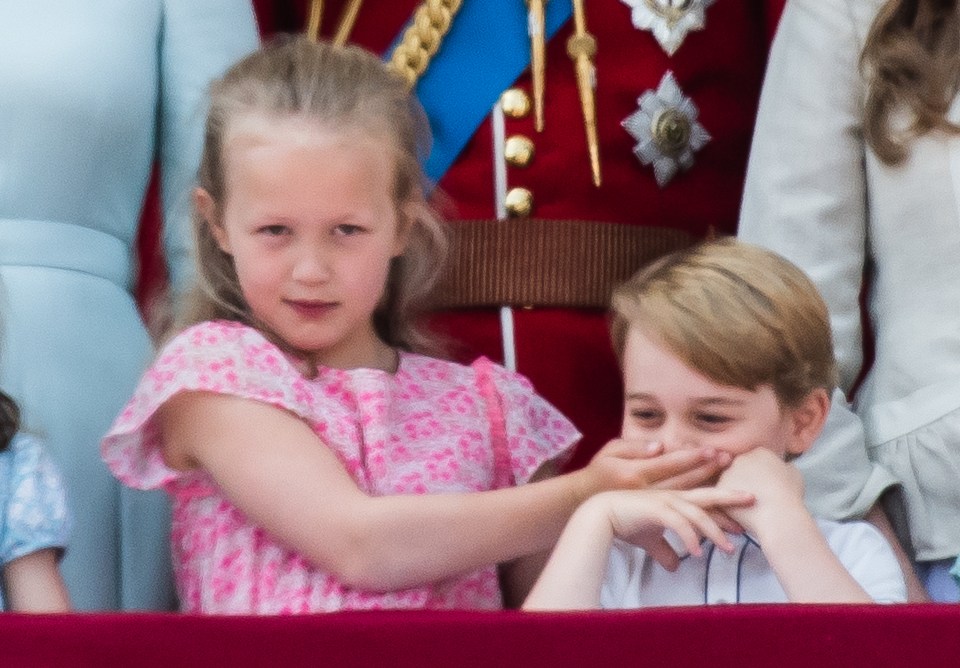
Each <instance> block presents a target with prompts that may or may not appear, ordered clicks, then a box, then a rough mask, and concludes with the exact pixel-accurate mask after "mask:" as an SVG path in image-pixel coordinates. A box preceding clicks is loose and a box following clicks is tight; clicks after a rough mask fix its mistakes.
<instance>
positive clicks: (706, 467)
mask: <svg viewBox="0 0 960 668" xmlns="http://www.w3.org/2000/svg"><path fill="white" fill-rule="evenodd" d="M638 463H639V464H640V466H642V468H643V472H644V478H645V479H646V480H649V481H650V483H651V485H652V486H654V487H657V488H667V489H677V488H676V487H672V486H670V485H668V484H665V483H668V482H669V481H670V480H671V479H676V478H678V477H680V476H684V475H687V474H689V475H690V478H691V481H693V482H694V484H698V483H703V482H706V481H707V480H709V479H710V478H712V477H713V476H714V475H716V474H717V473H719V472H720V469H721V468H722V467H721V466H720V465H719V464H718V463H717V461H716V453H714V452H712V451H710V450H698V449H695V448H689V449H687V448H685V449H682V450H674V451H673V452H667V453H664V454H661V455H657V456H654V457H651V458H650V459H645V460H642V461H641V462H638Z"/></svg>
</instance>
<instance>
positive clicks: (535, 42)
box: [527, 0, 547, 132]
mask: <svg viewBox="0 0 960 668" xmlns="http://www.w3.org/2000/svg"><path fill="white" fill-rule="evenodd" d="M546 4H547V0H527V6H528V7H529V22H528V25H529V30H530V70H531V72H532V74H533V119H534V121H533V122H534V127H535V128H536V129H537V132H543V104H544V79H545V77H546V70H547V46H546V36H545V34H544V33H545V32H546Z"/></svg>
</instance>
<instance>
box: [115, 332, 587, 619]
mask: <svg viewBox="0 0 960 668" xmlns="http://www.w3.org/2000/svg"><path fill="white" fill-rule="evenodd" d="M191 390H202V391H207V392H218V393H223V394H229V395H234V396H238V397H242V398H245V399H251V400H254V401H261V402H265V403H268V404H273V405H275V406H278V407H280V408H283V409H286V410H289V411H291V412H292V413H294V414H296V415H298V416H300V417H301V418H303V419H304V420H305V421H307V422H308V423H309V424H310V425H311V426H312V428H313V430H314V432H315V433H316V434H317V435H318V436H319V437H320V439H321V440H322V441H323V443H325V444H326V447H330V448H332V449H333V450H334V451H335V452H336V453H337V455H338V456H339V458H340V461H341V462H342V463H343V465H344V466H345V467H346V469H347V471H349V473H350V475H351V476H353V479H354V480H355V481H356V483H357V486H358V487H359V488H360V489H361V490H363V491H364V492H366V493H368V494H371V495H385V494H428V493H441V492H472V491H481V490H488V489H493V488H495V487H499V486H502V485H504V484H523V483H525V482H527V481H528V480H529V478H530V476H531V475H532V474H533V473H534V471H536V469H537V468H538V467H540V465H541V464H543V463H544V462H546V461H548V460H551V459H556V458H558V457H563V456H564V455H566V454H568V452H569V450H570V448H571V446H572V445H573V444H574V443H575V442H576V441H577V440H578V439H579V437H580V435H579V433H578V432H577V431H576V429H575V428H574V427H573V425H572V424H571V423H570V422H569V421H568V420H567V419H566V418H564V417H563V416H562V415H561V414H560V413H559V412H558V411H557V410H556V409H555V408H553V407H552V406H550V405H549V404H548V403H547V402H546V401H544V400H543V399H542V398H540V397H539V396H537V395H536V394H535V393H534V391H533V388H532V387H531V386H530V383H529V382H528V381H527V380H526V379H525V378H523V377H522V376H520V375H518V374H515V373H512V372H510V371H507V370H506V369H504V368H503V367H501V366H498V365H496V364H494V363H492V362H490V361H489V360H486V359H479V360H477V361H476V362H474V363H473V364H472V365H470V366H463V365H460V364H455V363H453V362H446V361H441V360H437V359H433V358H430V357H424V356H422V355H415V354H411V353H401V355H400V364H399V368H398V370H397V372H396V373H388V372H385V371H380V370H376V369H351V370H340V369H329V368H321V369H320V372H319V374H318V376H317V377H316V378H314V379H312V380H311V379H308V378H305V377H304V376H303V375H302V374H301V373H300V372H299V371H298V369H297V367H296V366H295V365H294V363H293V361H292V360H291V359H290V358H289V357H287V356H286V355H285V354H284V353H283V352H281V351H280V350H279V349H278V348H277V347H276V346H275V345H274V344H272V343H270V342H269V341H268V340H267V339H265V338H264V337H263V335H262V334H260V333H259V332H258V331H257V330H255V329H252V328H250V327H247V326H245V325H241V324H239V323H233V322H222V321H217V322H205V323H201V324H199V325H195V326H194V327H191V328H190V329H187V330H186V331H184V332H182V333H181V334H180V335H179V336H177V337H176V338H174V339H173V340H172V341H171V342H170V343H169V344H167V345H166V346H165V347H164V349H163V350H162V351H161V353H160V355H159V356H158V358H157V360H156V362H155V363H154V364H153V366H152V367H151V368H150V369H149V370H148V371H147V372H146V374H145V375H144V376H143V378H142V379H141V381H140V384H139V386H138V387H137V390H136V392H135V393H134V395H133V398H132V399H131V400H130V402H129V403H128V404H127V406H126V407H125V408H124V409H123V412H122V413H121V414H120V416H119V417H118V418H117V420H116V422H115V423H114V425H113V427H112V428H111V429H110V431H109V433H108V434H107V435H106V437H105V438H104V440H103V443H102V447H101V451H102V455H103V458H104V461H105V462H106V463H107V465H108V466H109V467H110V470H111V471H112V472H113V474H114V475H115V476H116V477H117V478H119V479H120V480H121V481H122V482H123V483H125V484H126V485H129V486H130V487H134V488H137V489H156V488H160V487H162V488H164V489H166V490H167V491H168V492H169V494H170V495H171V497H172V500H173V519H172V530H171V542H172V550H173V560H174V568H175V574H176V580H177V589H178V592H179V595H180V601H181V607H182V608H183V610H185V611H188V612H206V613H235V614H273V613H303V612H317V611H332V610H342V609H374V608H498V607H500V606H501V599H500V592H499V588H498V585H497V576H496V568H495V566H493V565H491V566H489V567H487V568H484V569H482V570H480V571H477V572H474V573H470V574H467V575H463V576H459V577H455V578H451V579H449V580H445V581H443V582H436V583H433V584H430V585H425V586H421V587H416V588H412V589H407V590H404V591H396V592H389V593H375V592H369V591H361V590H356V589H351V588H349V587H347V586H344V585H343V584H341V583H340V582H339V581H338V580H337V579H336V578H335V577H334V576H332V575H330V574H329V573H326V572H324V571H322V570H319V569H318V568H316V567H314V566H312V565H311V564H310V563H308V562H307V560H306V559H304V558H303V557H301V556H300V555H299V554H298V553H296V552H294V551H292V550H290V549H288V548H286V547H285V546H283V545H281V544H280V543H279V542H277V541H276V540H275V539H274V538H273V537H272V536H271V535H270V534H268V533H267V532H266V531H265V530H263V529H261V528H259V527H257V526H254V525H252V524H251V523H250V522H249V521H248V520H247V518H246V517H245V516H244V515H243V514H242V513H241V512H240V510H239V509H237V508H236V506H234V505H233V504H232V503H231V502H230V500H229V499H227V498H226V497H225V496H224V495H223V492H222V491H221V490H220V488H219V487H218V486H217V483H216V481H215V480H213V478H212V477H211V476H210V475H208V474H207V473H206V472H204V471H188V472H183V471H177V470H174V469H171V468H169V467H167V466H166V465H165V464H164V461H163V458H162V456H161V443H160V440H159V433H158V429H157V424H156V422H155V421H154V420H153V417H154V416H155V415H156V412H157V409H158V408H160V407H161V406H162V405H163V404H164V402H166V401H167V400H168V399H170V397H171V396H173V395H174V394H176V393H178V392H183V391H191ZM317 447H324V446H323V445H321V444H320V443H319V442H318V444H317ZM305 530H306V528H305Z"/></svg>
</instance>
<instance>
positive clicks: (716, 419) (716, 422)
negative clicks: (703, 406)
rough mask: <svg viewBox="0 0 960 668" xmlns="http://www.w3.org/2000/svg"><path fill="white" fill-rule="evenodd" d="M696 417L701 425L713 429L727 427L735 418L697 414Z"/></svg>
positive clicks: (712, 414) (716, 414)
mask: <svg viewBox="0 0 960 668" xmlns="http://www.w3.org/2000/svg"><path fill="white" fill-rule="evenodd" d="M694 417H695V418H696V420H697V422H699V423H700V424H702V425H706V426H707V427H713V428H717V427H723V426H726V425H727V424H729V423H730V422H732V421H733V418H731V417H730V416H729V415H720V414H718V413H697V414H696V415H695V416H694Z"/></svg>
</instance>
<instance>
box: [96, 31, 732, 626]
mask: <svg viewBox="0 0 960 668" xmlns="http://www.w3.org/2000/svg"><path fill="white" fill-rule="evenodd" d="M424 131H425V127H424V122H423V119H422V115H421V114H420V113H419V112H418V110H417V106H416V105H415V104H414V102H413V100H412V98H411V97H410V95H409V94H408V93H407V90H406V87H405V84H404V83H403V82H402V81H401V80H400V79H399V78H397V77H395V76H394V75H393V74H392V73H390V72H389V71H388V70H387V69H386V68H385V67H384V66H383V65H382V64H381V63H380V61H379V60H377V59H376V58H375V57H374V56H372V55H371V54H369V53H367V52H365V51H362V50H359V49H356V48H334V47H331V46H328V45H326V44H323V43H320V44H316V43H311V42H309V41H306V40H303V39H295V40H292V41H287V42H285V43H277V44H273V45H270V46H267V47H265V48H263V49H262V50H261V51H259V52H257V53H255V54H253V55H251V56H250V57H248V58H246V59H244V60H243V61H241V62H240V63H238V64H237V65H236V66H235V67H233V68H232V69H231V70H230V71H229V72H228V73H227V74H226V75H225V76H224V78H223V79H222V80H221V81H219V82H218V83H216V84H215V85H214V87H213V90H212V96H211V106H210V110H209V115H208V122H207V130H206V146H205V151H204V155H203V159H202V164H201V169H200V177H199V187H198V188H197V190H196V194H195V205H196V211H197V214H198V215H197V218H196V221H195V223H196V224H195V231H196V242H197V253H198V261H199V262H198V271H199V285H198V286H197V289H196V291H195V293H194V298H193V301H192V303H191V304H190V307H189V308H188V310H187V313H186V316H185V318H184V322H183V323H182V326H183V327H185V329H183V330H182V331H180V333H179V334H177V335H176V336H175V337H174V338H173V339H172V340H171V341H170V342H169V343H168V344H167V345H166V346H165V348H164V349H163V350H162V351H161V353H160V354H159V356H158V358H157V360H156V362H155V363H154V365H153V366H152V367H151V368H150V369H149V370H148V372H147V373H146V375H145V376H144V377H143V379H142V382H141V384H140V386H139V388H138V389H137V391H136V393H135V395H134V396H133V398H132V399H131V400H130V402H129V404H128V405H127V407H126V409H125V410H124V411H123V412H122V413H121V415H120V416H119V417H118V419H117V421H116V423H115V425H114V427H113V428H112V429H111V431H110V433H109V434H108V435H107V436H106V438H105V440H104V442H103V449H102V450H103V456H104V458H105V460H106V462H107V463H108V465H109V466H110V468H111V469H112V471H113V472H114V474H115V475H117V476H118V477H119V478H120V479H121V480H122V481H123V482H125V483H126V484H128V485H131V486H134V487H138V488H155V487H163V488H165V489H166V490H167V491H168V492H169V493H170V494H171V496H172V497H173V504H174V517H173V531H172V540H173V557H174V562H175V569H176V579H177V586H178V591H179V594H180V597H181V605H182V607H183V609H184V610H187V611H194V612H216V613H290V612H312V611H325V610H339V609H347V608H451V607H457V608H497V607H500V606H501V605H502V601H501V594H500V589H499V586H498V577H497V576H498V572H497V568H496V565H497V564H499V563H503V562H509V561H511V560H515V559H517V558H519V557H523V556H525V555H530V554H533V553H537V552H540V551H544V550H546V549H547V548H549V547H550V545H551V544H552V542H553V541H554V540H555V539H556V537H557V535H559V532H560V530H561V527H562V526H563V523H564V521H565V520H566V518H567V517H568V515H569V514H570V513H571V512H572V511H573V509H574V508H575V507H576V506H577V505H578V504H579V502H580V501H582V500H583V499H584V498H586V497H587V496H589V495H591V494H592V493H594V492H596V491H599V490H602V489H607V488H617V487H636V486H642V485H647V484H677V483H678V482H679V483H685V482H686V483H689V484H692V483H693V482H694V481H695V480H696V479H698V478H702V477H705V476H707V475H710V474H712V473H715V472H716V470H717V467H718V466H719V465H721V464H722V463H723V460H722V458H719V457H718V456H717V455H716V454H715V453H706V454H704V453H697V454H694V455H689V454H688V455H685V456H681V457H678V456H666V455H660V456H656V457H654V458H652V459H644V458H643V456H645V455H647V454H650V453H654V454H656V453H658V452H659V450H658V448H657V447H652V448H651V447H647V446H643V445H640V444H630V443H625V442H614V443H612V444H610V445H608V447H607V448H606V449H605V450H604V451H603V452H602V453H601V454H599V455H598V456H597V457H596V458H595V459H594V461H593V462H591V464H590V465H589V466H588V467H586V468H585V469H583V470H581V471H578V472H575V473H571V474H567V475H564V476H560V477H557V478H554V479H551V480H544V481H541V482H536V483H533V484H528V485H524V483H527V482H528V481H530V479H531V478H532V477H533V476H534V474H535V473H536V472H537V471H538V470H540V469H541V468H542V467H543V466H544V465H545V464H546V463H547V462H549V461H551V460H554V459H556V458H560V457H563V456H564V455H565V454H566V453H568V452H569V449H570V447H571V446H572V445H573V444H574V443H575V442H576V440H577V439H578V437H579V434H578V433H577V432H576V430H575V429H574V427H573V426H572V425H571V424H570V423H569V422H568V421H567V420H566V419H565V418H564V417H563V416H562V415H560V414H559V413H558V412H557V411H556V410H555V409H554V408H553V407H551V406H550V405H549V404H547V403H546V402H545V401H544V400H542V399H541V398H540V397H538V396H537V395H536V394H535V393H534V392H533V390H532V388H531V387H530V385H529V383H527V382H526V380H525V379H523V378H522V377H520V376H518V375H516V374H514V373H511V372H508V371H507V370H505V369H504V368H502V367H500V366H497V365H495V364H493V363H491V362H489V361H487V360H484V359H481V360H478V361H477V362H475V363H474V364H472V365H470V366H462V365H458V364H454V363H451V362H446V361H442V360H439V359H436V358H434V357H430V356H427V355H424V354H422V352H423V351H425V350H428V349H429V347H428V346H429V343H430V339H429V337H428V336H427V335H426V334H425V333H424V332H423V331H422V330H420V329H418V327H417V321H416V316H417V315H418V313H419V312H420V310H421V309H422V306H423V303H424V298H425V297H426V295H427V294H428V293H429V291H430V288H431V286H432V284H433V283H434V282H435V280H436V278H437V275H438V271H439V270H440V268H441V267H442V258H443V252H444V249H445V246H446V238H445V235H444V232H443V227H442V226H441V224H440V221H439V220H438V219H437V217H436V216H435V214H434V213H433V212H432V211H431V210H430V207H429V206H428V205H427V203H426V200H425V194H424V180H423V176H422V173H421V171H420V163H419V159H420V158H421V157H422V154H423V153H424V150H423V147H424V144H423V138H424V136H425V134H424ZM497 488H505V489H497ZM491 490H496V491H491ZM468 492H469V493H468ZM511 572H513V571H511ZM517 572H520V571H517ZM519 580H522V578H518V581H519ZM507 581H508V582H513V581H514V579H513V578H511V577H509V573H508V578H507ZM521 585H522V582H521Z"/></svg>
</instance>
